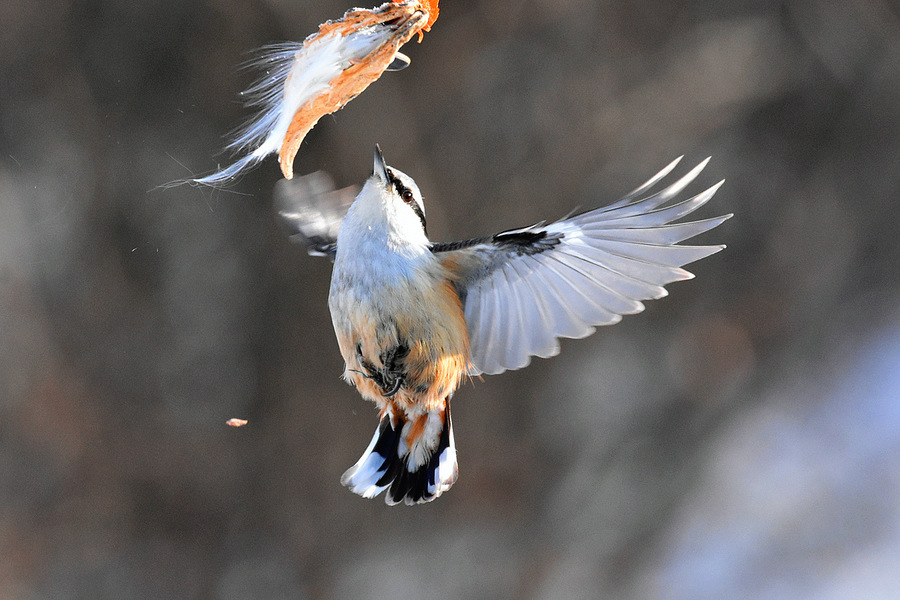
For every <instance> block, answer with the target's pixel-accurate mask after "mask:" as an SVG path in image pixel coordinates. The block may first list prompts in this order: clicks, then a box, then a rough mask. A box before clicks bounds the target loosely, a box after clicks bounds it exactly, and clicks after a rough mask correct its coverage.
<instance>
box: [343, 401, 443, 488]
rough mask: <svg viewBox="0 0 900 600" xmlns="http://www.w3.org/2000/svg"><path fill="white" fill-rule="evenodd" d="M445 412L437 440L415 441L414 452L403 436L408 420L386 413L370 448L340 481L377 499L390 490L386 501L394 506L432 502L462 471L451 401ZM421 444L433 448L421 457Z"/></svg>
mask: <svg viewBox="0 0 900 600" xmlns="http://www.w3.org/2000/svg"><path fill="white" fill-rule="evenodd" d="M443 413H444V415H443V417H444V418H443V427H442V428H441V430H440V435H439V437H438V439H437V441H436V443H428V441H429V440H423V443H422V444H414V445H415V446H416V449H415V450H414V451H413V452H414V454H412V455H411V450H410V448H409V446H408V444H407V443H406V440H405V439H404V435H403V434H404V431H405V429H404V426H405V425H406V424H407V421H406V420H404V419H401V418H398V419H397V423H396V424H395V423H393V422H392V419H391V416H390V415H385V416H384V417H383V418H382V420H381V423H380V424H379V425H378V429H377V430H376V431H375V435H374V437H373V438H372V441H371V442H370V443H369V447H368V448H366V451H365V452H364V453H363V455H362V457H360V459H359V461H357V463H356V464H355V465H353V466H352V467H351V468H350V469H348V470H347V472H346V473H344V475H343V477H341V483H342V484H344V485H346V486H347V487H349V488H350V490H351V491H352V492H354V493H356V494H359V495H360V496H362V497H363V498H374V497H375V496H377V495H378V494H380V493H381V492H383V491H385V490H387V494H386V495H385V502H387V503H388V504H392V505H393V504H398V503H400V502H405V503H406V504H420V503H423V502H430V501H431V500H434V499H435V498H437V497H438V496H440V495H441V494H443V493H444V492H445V491H447V490H448V489H450V486H452V485H453V483H454V482H455V481H456V478H457V476H458V473H459V471H458V467H457V462H456V445H455V443H454V439H453V424H452V422H451V420H450V403H449V402H447V403H446V405H445V407H444V410H443ZM407 429H408V428H407ZM422 435H427V433H423V434H422ZM422 447H425V448H431V450H426V451H425V455H424V456H423V457H422V459H421V460H419V459H417V456H418V454H421V452H422Z"/></svg>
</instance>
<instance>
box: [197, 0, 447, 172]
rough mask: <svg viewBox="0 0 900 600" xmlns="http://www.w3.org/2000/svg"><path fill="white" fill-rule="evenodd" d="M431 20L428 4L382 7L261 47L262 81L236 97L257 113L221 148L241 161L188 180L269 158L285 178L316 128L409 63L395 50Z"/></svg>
mask: <svg viewBox="0 0 900 600" xmlns="http://www.w3.org/2000/svg"><path fill="white" fill-rule="evenodd" d="M436 18H437V2H436V1H434V0H432V1H430V2H429V1H424V0H401V1H393V2H387V3H385V4H382V5H381V6H379V7H376V8H373V9H368V10H367V9H360V8H355V9H352V10H350V11H348V12H347V13H346V14H345V15H344V16H343V17H342V18H341V19H339V20H336V21H328V22H326V23H324V24H322V25H321V26H320V27H319V31H318V32H316V33H315V34H312V35H310V36H309V37H307V38H306V40H304V41H303V42H302V43H284V44H277V45H273V46H269V47H267V48H264V49H263V50H262V51H261V54H260V56H259V58H257V59H255V60H253V61H251V62H250V63H249V64H248V66H250V67H257V68H260V69H262V70H264V71H265V73H266V75H265V77H263V78H262V79H260V80H259V81H258V82H257V83H255V84H254V85H253V86H252V87H251V88H250V89H248V90H246V91H245V92H243V94H242V96H243V97H244V98H245V99H246V101H247V104H248V106H250V107H253V108H256V109H257V110H258V111H259V113H258V114H257V116H256V117H254V118H253V119H252V120H251V121H249V122H248V123H247V124H246V125H245V126H244V127H242V128H240V129H239V130H238V131H237V133H236V134H235V136H234V140H233V141H232V142H231V143H230V144H229V145H228V147H227V148H226V149H227V150H232V151H235V152H238V153H241V152H243V153H245V154H244V156H243V157H242V158H240V159H238V160H237V161H236V162H234V163H233V164H231V165H230V166H228V167H225V168H224V169H221V170H219V171H216V172H215V173H213V174H212V175H208V176H206V177H201V178H198V179H194V180H192V181H193V182H194V183H199V184H207V185H217V184H221V183H224V182H227V181H229V180H231V179H233V178H234V177H236V176H237V175H238V174H240V173H241V172H243V171H244V170H245V169H247V168H249V167H251V166H253V165H254V164H256V163H258V162H259V161H261V160H262V159H263V158H265V157H266V156H268V155H270V154H274V153H278V160H279V163H280V165H281V171H282V173H283V174H284V176H285V177H286V178H287V179H291V178H292V177H293V172H294V171H293V162H294V157H295V156H296V154H297V151H298V150H299V148H300V144H301V142H302V141H303V138H304V137H305V136H306V134H307V133H308V132H309V130H310V129H312V128H313V126H314V125H315V124H316V122H318V120H319V119H320V118H321V117H323V116H324V115H326V114H329V113H332V112H335V111H337V110H339V109H340V108H342V107H343V106H344V105H345V104H346V103H347V102H349V101H350V100H352V99H353V98H354V97H356V96H357V95H358V94H359V93H361V92H362V91H363V90H365V89H366V88H367V87H368V86H369V85H370V84H371V83H373V82H374V81H375V80H376V79H378V78H379V77H380V76H381V74H382V73H383V72H384V71H385V70H388V69H389V68H390V67H391V65H392V64H395V65H396V64H400V65H403V64H406V63H408V61H409V59H407V58H406V57H405V56H403V55H402V54H400V53H399V50H400V47H401V46H402V45H403V44H405V43H406V42H408V41H409V40H410V39H411V38H412V37H413V36H415V35H416V34H419V35H420V36H421V34H422V32H423V31H427V30H428V29H429V28H430V27H431V24H432V23H433V22H434V19H436Z"/></svg>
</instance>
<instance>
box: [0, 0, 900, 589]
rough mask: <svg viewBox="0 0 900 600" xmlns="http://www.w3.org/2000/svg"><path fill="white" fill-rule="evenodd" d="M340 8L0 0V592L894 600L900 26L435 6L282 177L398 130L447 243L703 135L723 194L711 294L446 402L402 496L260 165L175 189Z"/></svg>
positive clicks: (632, 178)
mask: <svg viewBox="0 0 900 600" xmlns="http://www.w3.org/2000/svg"><path fill="white" fill-rule="evenodd" d="M349 7H350V6H349V5H347V4H344V3H342V2H338V1H336V0H317V1H316V2H307V1H301V0H269V1H250V0H142V1H140V2H125V1H121V0H27V1H26V0H12V1H11V2H10V1H7V2H4V3H2V4H0V24H2V27H3V33H2V35H0V557H2V558H0V597H2V598H4V599H6V598H9V599H19V598H22V599H38V598H40V599H44V598H90V599H98V598H104V599H105V598H111V599H121V598H211V599H236V600H237V599H245V598H255V599H263V600H265V599H277V598H425V597H429V598H467V599H469V598H497V599H504V598H510V599H511V598H540V599H551V598H561V599H563V598H565V599H569V598H601V597H602V598H616V599H643V598H660V599H685V600H687V599H691V600H698V599H705V598H709V599H721V598H766V599H782V598H784V599H792V600H796V599H803V598H830V599H843V598H846V599H858V598H867V599H872V598H896V597H897V596H896V594H897V575H896V574H897V572H898V570H900V508H898V507H900V303H898V299H900V236H898V224H897V220H898V215H900V208H898V207H900V169H898V166H900V66H898V65H900V35H898V33H900V9H898V7H897V5H896V4H895V3H893V2H886V1H878V0H853V1H847V2H830V1H825V0H821V1H816V0H796V1H793V0H792V1H791V2H741V1H739V0H733V1H728V2H719V1H703V2H689V3H668V2H597V1H596V0H565V1H560V0H484V1H476V2H460V1H457V2H454V1H453V0H444V1H443V2H442V3H441V16H440V19H438V21H437V22H436V24H435V26H434V29H433V30H432V31H431V32H430V33H429V34H426V35H425V39H424V41H423V43H422V44H421V45H418V44H415V43H411V44H409V45H408V46H406V47H405V50H404V51H405V52H406V53H407V54H408V55H410V56H411V58H412V65H411V66H410V68H408V69H406V70H405V71H402V72H400V73H387V74H385V76H384V77H383V78H382V79H381V80H379V81H378V82H376V83H375V84H373V85H372V87H370V88H369V89H368V90H367V91H366V92H365V93H364V94H362V95H361V96H360V97H359V98H357V99H356V100H355V101H353V102H352V103H350V104H349V105H348V106H347V108H345V109H344V110H342V111H340V112H338V113H336V114H335V115H333V116H329V117H326V118H324V119H323V120H322V121H321V123H320V124H319V125H318V126H317V127H316V128H315V129H314V130H313V132H312V133H311V134H310V135H309V136H308V138H307V140H306V141H305V142H304V144H303V146H302V147H301V150H300V154H299V156H298V159H297V163H296V170H297V172H299V173H306V172H311V171H314V170H319V169H321V170H325V171H328V172H329V173H331V174H332V175H333V177H334V178H335V180H336V182H337V183H338V184H339V185H342V186H343V185H351V184H359V183H361V182H362V181H363V179H364V178H365V177H366V176H367V175H368V173H369V171H370V170H371V155H372V148H373V146H374V144H375V143H376V142H379V143H380V144H381V145H382V148H383V149H384V152H385V154H386V156H387V159H388V162H390V163H391V164H393V165H395V166H396V167H398V168H400V169H402V170H403V171H405V172H407V173H409V174H410V175H412V176H413V177H414V178H416V180H417V182H418V183H419V186H420V187H421V189H422V190H423V192H424V194H425V197H426V203H427V209H428V214H429V229H430V232H431V234H432V237H433V238H434V239H439V240H447V239H453V238H462V237H471V236H474V235H480V234H487V233H491V232H494V231H497V230H501V229H506V228H510V227H514V226H521V225H527V224H529V223H531V222H534V221H538V220H542V219H548V218H557V217H560V216H562V215H564V214H566V213H567V212H569V211H570V210H571V209H572V208H574V207H576V206H583V207H593V206H598V205H602V204H606V203H608V202H611V201H613V200H615V199H617V198H618V197H619V196H621V195H622V194H624V193H626V192H627V191H629V190H630V189H632V188H633V187H635V186H637V185H638V184H640V183H642V182H643V181H644V180H645V179H646V178H648V177H649V176H650V175H652V174H653V173H655V172H656V171H657V170H659V169H660V168H662V167H663V166H664V165H665V164H667V163H668V162H669V161H670V160H672V159H673V158H675V157H676V156H679V155H681V154H685V155H686V158H685V161H684V164H683V165H682V166H680V167H679V169H678V171H677V172H676V173H677V174H680V173H684V172H686V171H687V170H688V169H689V168H690V167H692V166H693V165H694V164H696V163H697V162H699V161H700V160H702V159H703V158H705V157H706V156H708V155H712V156H713V160H712V162H711V163H710V165H709V167H708V168H707V169H706V171H705V172H704V173H703V174H702V175H701V177H700V178H699V181H698V182H697V183H695V184H694V186H693V187H692V189H693V190H694V191H695V192H699V191H701V190H702V189H705V187H706V186H709V185H712V184H713V183H715V182H716V181H718V180H719V179H722V178H725V179H726V183H725V185H724V186H723V187H722V188H721V190H720V191H719V192H718V194H717V195H716V197H715V198H714V199H713V201H712V202H711V203H710V205H709V206H708V207H706V208H704V209H703V211H701V212H702V215H701V216H703V217H707V216H714V215H717V214H723V213H726V212H734V213H735V217H734V218H733V219H731V220H730V221H728V222H726V223H725V224H724V225H722V226H721V227H719V228H718V229H716V230H714V231H713V232H711V233H708V234H705V235H704V236H703V238H702V240H701V241H702V242H705V243H726V244H728V249H727V250H726V251H724V252H722V253H720V254H717V255H715V256H713V257H711V258H709V259H706V260H704V261H701V262H699V263H697V264H695V265H692V266H691V267H689V268H690V270H691V271H692V272H694V273H695V274H696V275H697V279H696V280H695V281H691V282H687V283H676V284H673V285H672V286H670V288H669V291H670V292H671V296H669V297H668V298H665V299H662V300H659V301H655V302H651V303H648V306H647V310H646V311H645V312H644V313H642V314H640V315H637V316H633V317H628V318H626V319H625V320H624V321H623V322H622V323H621V324H619V325H616V326H615V327H611V328H602V329H601V330H599V331H598V332H597V333H596V334H595V335H594V336H592V337H590V338H588V339H586V340H579V341H565V342H563V349H562V353H561V355H560V356H558V357H556V358H554V359H551V360H535V362H534V363H533V364H532V365H531V366H530V367H529V368H528V369H525V370H522V371H518V372H513V373H506V374H504V375H502V376H498V377H488V378H485V380H484V381H483V382H475V384H474V385H467V386H465V387H463V388H462V389H461V390H460V391H459V392H458V393H457V395H456V398H455V401H454V420H455V429H456V439H457V444H458V448H459V455H460V464H461V477H460V480H459V482H458V483H457V484H456V485H455V486H454V488H453V489H452V490H451V491H450V492H448V493H447V494H446V495H444V496H443V497H441V498H440V500H438V501H437V502H434V503H432V504H429V505H425V506H419V507H405V506H400V507H393V508H390V507H386V506H385V504H384V503H383V502H382V500H381V499H378V500H376V501H366V500H363V499H361V498H359V497H357V496H355V495H353V494H351V493H349V492H348V491H347V490H346V489H344V488H343V487H341V485H340V483H339V477H340V475H341V473H342V472H343V471H344V469H345V468H347V467H349V466H350V465H352V464H353V463H354V462H355V461H356V459H357V458H358V457H359V455H360V453H361V452H362V451H363V449H364V448H365V446H366V444H367V443H368V441H369V439H370V436H371V434H372V431H373V430H374V427H375V425H376V415H375V412H374V410H373V408H372V407H371V406H370V405H367V404H366V403H364V402H363V401H362V400H361V399H360V398H359V396H358V395H357V394H356V392H355V391H354V390H352V389H351V388H349V387H347V386H346V385H345V384H344V383H342V382H341V381H340V380H339V374H340V372H341V369H342V363H341V359H340V355H339V353H338V350H337V344H336V343H335V341H334V337H333V332H332V329H331V324H330V318H329V316H328V312H327V307H326V300H325V299H326V295H327V288H328V280H329V275H330V265H329V263H328V262H327V261H323V260H321V259H312V258H310V257H308V256H306V254H305V253H304V252H303V250H302V249H301V248H298V247H296V246H292V245H291V244H290V243H289V242H288V241H287V239H286V237H285V235H284V234H283V232H282V231H280V230H279V228H278V226H277V223H276V221H275V215H274V211H273V209H272V199H271V192H272V189H273V186H274V184H275V182H276V181H277V179H278V178H279V176H280V175H279V173H278V168H277V165H276V162H275V160H274V159H269V160H267V161H266V162H265V163H263V164H262V165H261V166H260V167H259V168H257V169H256V170H254V171H253V172H252V173H250V174H249V175H247V176H246V177H245V178H243V179H242V180H241V181H240V182H238V183H237V184H236V185H234V186H231V187H229V188H228V189H225V190H210V189H202V188H201V189H198V188H192V187H189V186H183V187H178V188H174V189H159V188H158V187H157V186H160V185H161V184H163V183H166V182H168V181H171V180H173V179H177V178H182V177H188V176H191V175H197V174H205V173H208V172H210V171H211V170H213V169H214V168H215V167H216V165H217V164H218V163H222V164H225V163H226V162H227V161H228V160H229V157H228V156H227V155H221V154H218V153H219V151H220V150H221V148H222V147H223V143H224V141H223V139H222V136H223V135H224V134H225V133H226V132H228V131H229V130H231V129H232V128H234V127H235V126H237V125H238V124H240V123H241V122H242V121H243V120H244V119H245V118H247V117H248V116H249V114H250V113H248V112H247V111H246V110H245V109H244V108H243V107H241V105H240V104H239V103H238V102H237V99H238V92H239V91H240V90H241V89H244V88H246V87H247V86H248V85H249V84H250V83H251V82H252V80H253V79H254V78H255V74H253V73H246V72H242V71H239V70H237V69H236V66H237V65H238V64H239V63H241V62H242V61H244V60H245V59H247V58H248V57H249V56H252V55H251V54H248V53H249V52H250V51H251V50H253V49H255V48H257V47H259V46H262V45H264V44H267V43H270V42H276V41H282V40H302V39H303V38H304V37H305V36H306V35H308V34H309V33H312V32H313V31H315V30H316V27H317V26H318V24H319V23H320V22H322V21H324V20H326V19H328V18H337V17H339V16H340V15H342V14H343V12H344V11H345V10H346V9H347V8H349ZM231 417H243V418H246V419H249V425H247V426H246V427H243V428H241V429H232V428H229V427H227V426H226V425H225V421H226V420H227V419H228V418H231Z"/></svg>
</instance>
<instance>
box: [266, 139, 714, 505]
mask: <svg viewBox="0 0 900 600" xmlns="http://www.w3.org/2000/svg"><path fill="white" fill-rule="evenodd" d="M707 160H708V159H707ZM677 163H678V160H676V161H674V162H672V163H671V164H670V165H668V166H667V167H666V168H665V169H663V170H662V171H661V172H660V173H658V174H657V175H656V176H654V177H653V178H651V179H650V180H649V181H648V182H647V183H646V184H644V185H642V186H640V187H639V188H637V189H636V190H634V191H633V192H631V193H630V194H628V195H627V196H625V197H624V198H623V199H621V200H620V201H618V202H616V203H614V204H611V205H609V206H607V207H605V208H600V209H596V210H591V211H587V212H584V213H581V214H579V215H575V216H572V217H569V218H566V219H563V220H560V221H557V222H554V223H551V224H548V225H543V224H538V225H533V226H531V227H526V228H523V229H516V230H510V231H505V232H501V233H498V234H495V235H493V236H490V237H485V238H475V239H470V240H464V241H458V242H448V243H432V242H431V241H430V240H429V239H428V237H427V235H426V231H425V210H424V204H423V201H422V197H421V193H420V191H419V189H418V187H416V185H415V183H414V182H413V181H412V179H410V178H409V177H408V176H406V175H404V174H403V173H401V172H399V171H397V170H395V169H392V168H390V167H386V166H385V165H384V163H383V159H382V158H381V155H380V150H376V158H375V169H374V173H373V175H372V177H370V178H369V179H368V180H367V181H366V184H365V186H364V187H363V189H362V191H361V192H360V193H359V195H358V196H357V197H356V199H355V201H354V202H353V203H352V205H351V206H350V208H349V211H348V212H347V214H346V216H345V217H344V218H343V220H342V221H341V217H340V211H338V210H335V211H328V210H323V209H322V203H321V199H320V198H318V197H316V195H314V194H313V195H310V194H308V193H304V190H307V191H308V188H307V187H304V186H298V187H296V188H292V190H291V191H293V192H294V193H293V194H290V193H288V191H286V190H282V193H281V198H280V201H279V203H280V206H281V211H280V212H281V214H282V216H283V217H284V218H285V221H286V223H287V224H288V226H290V227H291V228H292V230H293V231H294V232H295V235H296V237H295V239H298V240H299V241H302V242H304V243H306V244H307V246H308V247H309V248H310V250H311V252H312V253H317V254H330V255H332V256H333V257H334V259H335V264H334V272H333V275H332V283H331V290H330V293H329V308H330V309H331V313H332V320H333V323H334V328H335V333H336V335H337V338H338V345H339V347H340V350H341V354H342V356H343V357H344V361H345V363H346V369H345V372H344V376H345V378H346V379H347V380H348V381H349V382H350V383H352V384H353V385H355V386H356V388H357V389H358V390H359V391H360V393H361V394H362V396H363V397H365V398H367V399H369V400H372V401H373V402H374V403H375V404H376V406H377V407H378V408H379V410H380V416H381V423H380V425H379V428H378V430H377V431H376V432H375V436H374V437H373V439H372V442H371V443H370V444H369V447H368V448H367V449H366V451H365V452H364V453H363V456H362V457H361V458H360V460H359V461H358V462H357V463H356V465H354V466H353V467H352V468H351V469H349V470H348V471H347V472H346V473H345V474H344V476H343V478H342V480H341V481H342V482H343V483H344V484H345V485H347V486H348V487H349V488H350V489H351V490H352V491H354V492H356V493H358V494H360V495H362V496H364V497H367V498H371V497H374V496H376V495H378V494H380V493H381V492H383V491H386V492H387V493H386V501H387V502H388V503H389V504H395V503H398V502H406V503H408V504H413V503H418V502H427V501H430V500H432V499H434V498H436V497H438V496H439V495H440V494H441V493H443V492H444V491H446V490H447V489H449V487H450V486H451V485H453V483H454V482H455V481H456V478H457V473H458V469H457V458H456V449H455V444H454V438H453V431H452V422H451V420H450V404H449V400H450V398H451V396H452V395H453V392H454V391H455V390H456V388H457V387H458V386H459V384H460V383H461V382H462V381H463V380H464V379H465V378H466V377H468V376H469V375H473V374H479V373H484V374H495V373H500V372H502V371H504V370H507V369H518V368H521V367H524V366H526V365H527V364H528V363H529V361H530V359H531V356H540V357H549V356H553V355H555V354H557V353H558V352H559V342H558V338H561V337H569V338H579V337H585V336H587V335H589V334H590V333H592V332H593V331H594V328H595V327H596V326H599V325H610V324H613V323H616V322H618V321H619V320H621V317H622V315H625V314H633V313H637V312H640V311H641V310H643V308H644V305H643V303H642V302H643V301H644V300H648V299H653V298H660V297H662V296H664V295H666V291H665V289H664V288H663V286H664V285H667V284H669V283H671V282H673V281H678V280H683V279H688V278H690V277H692V275H691V274H690V273H688V272H687V271H685V270H684V269H683V268H682V267H683V265H685V264H687V263H690V262H693V261H695V260H699V259H701V258H704V257H706V256H709V255H710V254H713V253H715V252H718V251H719V250H721V249H722V248H724V246H681V245H678V244H679V242H682V241H683V240H685V239H688V238H691V237H693V236H696V235H699V234H700V233H703V232H705V231H708V230H710V229H712V228H714V227H716V226H718V225H719V224H721V223H722V222H723V221H725V220H726V219H728V218H729V217H730V216H731V215H724V216H721V217H715V218H711V219H704V220H700V221H692V222H684V223H674V221H676V220H678V219H680V218H682V217H684V216H686V215H688V214H690V213H692V212H693V211H695V210H697V209H698V208H700V207H701V206H703V205H704V204H705V203H706V202H708V201H709V200H710V198H712V196H713V194H715V192H716V190H717V189H718V188H719V186H720V185H721V183H719V184H716V185H714V186H712V187H711V188H709V189H707V190H706V191H704V192H702V193H700V194H698V195H696V196H693V197H691V198H688V199H686V200H683V201H680V202H676V203H671V201H672V200H674V199H675V198H676V196H678V195H679V194H680V193H681V192H682V191H683V190H684V188H685V187H687V185H688V184H689V183H691V182H692V181H693V180H694V179H695V178H696V177H697V175H698V174H699V173H700V172H701V171H702V170H703V168H704V167H705V165H706V163H707V161H704V162H702V163H701V164H700V165H698V166H697V167H696V168H694V169H693V170H691V171H690V172H688V173H687V174H686V175H684V176H683V177H681V178H680V179H679V180H677V181H676V182H675V183H673V184H671V185H669V186H667V187H665V188H663V189H662V190H660V191H658V192H656V193H650V190H651V188H653V187H654V186H655V185H656V184H657V183H659V182H660V180H662V179H663V178H664V177H665V176H666V175H668V174H669V173H670V172H671V171H672V170H673V169H674V168H675V166H676V165H677ZM316 177H317V178H319V183H321V176H320V175H317V176H316ZM301 181H302V179H301ZM343 203H344V204H346V194H344V195H343ZM309 207H315V208H314V209H309ZM328 232H338V233H337V235H336V238H329V234H328Z"/></svg>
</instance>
